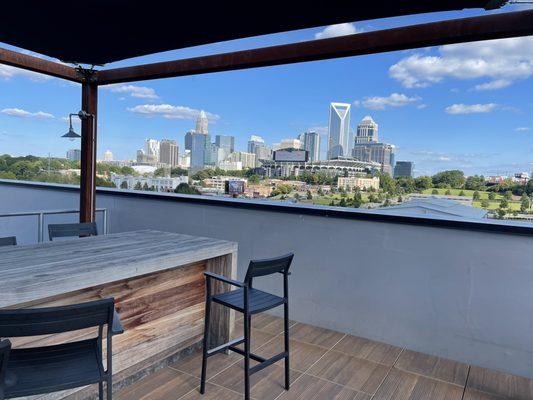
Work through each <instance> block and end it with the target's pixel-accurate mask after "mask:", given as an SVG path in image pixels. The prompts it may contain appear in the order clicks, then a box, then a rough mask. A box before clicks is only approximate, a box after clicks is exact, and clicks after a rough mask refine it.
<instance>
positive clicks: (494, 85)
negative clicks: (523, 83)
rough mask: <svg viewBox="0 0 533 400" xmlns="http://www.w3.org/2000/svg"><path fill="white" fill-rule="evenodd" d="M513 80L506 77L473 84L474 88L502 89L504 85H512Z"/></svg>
mask: <svg viewBox="0 0 533 400" xmlns="http://www.w3.org/2000/svg"><path fill="white" fill-rule="evenodd" d="M512 84H513V82H512V81H510V80H508V79H496V80H494V81H490V82H485V83H481V84H479V85H476V86H474V89H476V90H498V89H503V88H504V87H507V86H510V85H512Z"/></svg>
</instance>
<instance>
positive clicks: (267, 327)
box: [241, 314, 294, 335]
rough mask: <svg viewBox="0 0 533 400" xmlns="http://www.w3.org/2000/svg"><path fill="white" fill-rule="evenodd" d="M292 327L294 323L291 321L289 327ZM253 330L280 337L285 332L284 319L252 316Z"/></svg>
mask: <svg viewBox="0 0 533 400" xmlns="http://www.w3.org/2000/svg"><path fill="white" fill-rule="evenodd" d="M241 322H242V320H241ZM291 325H294V322H293V321H289V326H291ZM252 328H254V329H259V330H260V331H263V332H266V333H270V334H271V335H279V334H280V333H282V332H283V330H284V329H283V328H284V322H283V318H280V317H275V316H273V315H269V314H256V315H254V316H252Z"/></svg>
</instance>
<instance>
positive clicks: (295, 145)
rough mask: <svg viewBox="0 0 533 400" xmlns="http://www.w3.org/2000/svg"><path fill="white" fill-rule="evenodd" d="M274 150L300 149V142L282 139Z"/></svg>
mask: <svg viewBox="0 0 533 400" xmlns="http://www.w3.org/2000/svg"><path fill="white" fill-rule="evenodd" d="M276 147H277V148H276V150H280V149H301V148H302V142H301V141H300V139H283V140H282V141H281V142H280V143H279V144H278V145H277V146H276Z"/></svg>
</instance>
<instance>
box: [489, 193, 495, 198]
mask: <svg viewBox="0 0 533 400" xmlns="http://www.w3.org/2000/svg"><path fill="white" fill-rule="evenodd" d="M489 200H496V193H494V192H489Z"/></svg>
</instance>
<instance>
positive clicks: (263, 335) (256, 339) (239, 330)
mask: <svg viewBox="0 0 533 400" xmlns="http://www.w3.org/2000/svg"><path fill="white" fill-rule="evenodd" d="M241 336H244V325H243V324H242V321H241V322H237V323H236V324H235V330H234V331H233V335H232V339H233V338H238V337H241ZM275 337H276V335H273V334H271V333H267V332H264V331H262V330H259V329H256V328H252V342H251V344H252V350H256V349H257V348H258V347H260V346H263V345H264V344H265V343H267V342H269V341H271V340H272V339H274V338H275ZM237 347H240V348H241V349H243V348H244V344H241V345H239V346H237Z"/></svg>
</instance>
